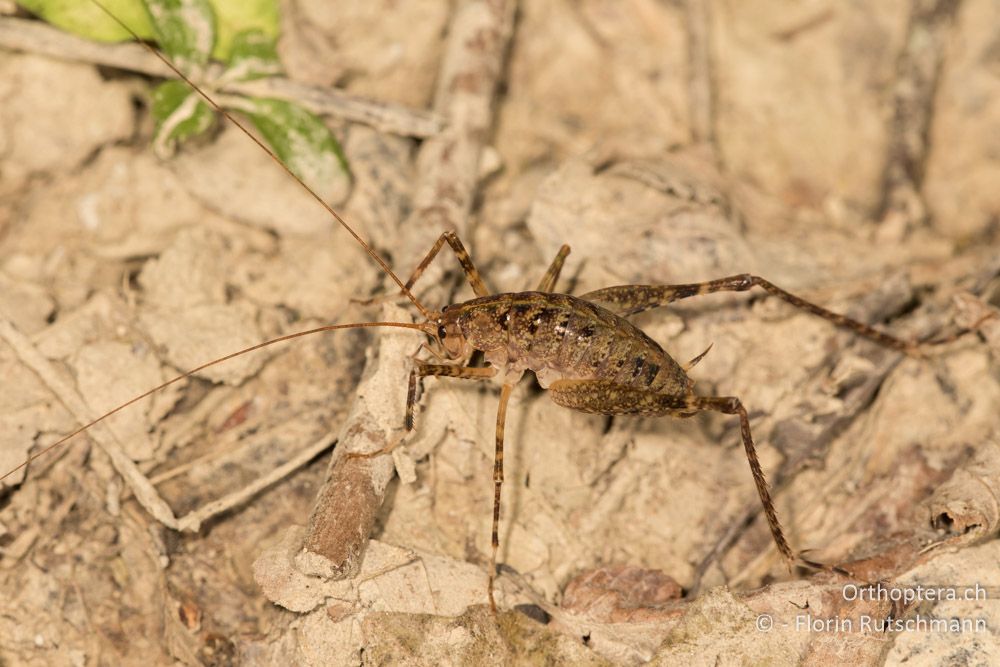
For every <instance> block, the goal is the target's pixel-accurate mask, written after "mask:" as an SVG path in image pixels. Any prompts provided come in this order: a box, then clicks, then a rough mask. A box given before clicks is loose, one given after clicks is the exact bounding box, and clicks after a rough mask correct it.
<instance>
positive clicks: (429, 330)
mask: <svg viewBox="0 0 1000 667" xmlns="http://www.w3.org/2000/svg"><path fill="white" fill-rule="evenodd" d="M436 326H437V325H435V324H434V323H432V322H431V323H413V322H355V323H353V324H328V325H326V326H322V327H316V328H315V329H308V330H306V331H297V332H295V333H291V334H288V335H285V336H279V337H278V338H272V339H271V340H267V341H264V342H263V343H257V344H256V345H251V346H250V347H247V348H244V349H242V350H239V351H237V352H233V353H232V354H227V355H226V356H224V357H219V358H218V359H213V360H212V361H208V362H206V363H204V364H202V365H201V366H197V367H195V368H192V369H191V370H189V371H185V372H183V373H181V374H180V375H178V376H176V377H174V378H171V379H169V380H167V381H166V382H164V383H163V384H160V385H157V386H155V387H153V388H152V389H150V390H149V391H146V392H143V393H142V394H139V395H138V396H136V397H135V398H132V399H130V400H129V401H127V402H125V403H122V404H121V405H119V406H118V407H117V408H115V409H113V410H108V411H107V412H105V413H104V414H103V415H101V416H100V417H97V418H96V419H93V420H91V421H90V422H88V423H86V424H84V425H83V426H81V427H80V428H78V429H76V430H75V431H73V432H72V433H70V434H69V435H66V436H63V437H62V438H60V439H59V440H57V441H56V442H54V443H52V444H51V445H48V446H47V447H45V448H44V449H42V450H41V451H38V452H35V453H34V454H32V455H31V456H29V457H28V458H26V459H25V460H24V462H22V463H21V464H20V465H19V466H17V467H16V468H13V469H11V470H8V471H7V472H5V473H4V474H3V475H2V476H0V482H2V481H3V480H5V479H7V478H8V477H10V476H11V475H13V474H14V473H15V472H17V471H18V470H20V469H21V468H24V467H26V466H27V465H28V464H30V463H31V462H32V461H34V460H35V459H37V458H39V457H41V456H45V454H47V453H48V452H50V451H51V450H53V449H55V448H56V447H58V446H59V445H61V444H63V443H64V442H66V441H67V440H69V439H70V438H72V437H74V436H77V435H79V434H80V433H83V432H84V431H86V430H87V429H89V428H90V427H91V426H94V425H95V424H99V423H101V422H102V421H104V420H105V419H107V418H108V417H110V416H111V415H114V414H117V413H119V412H121V411H122V410H124V409H125V408H127V407H128V406H130V405H132V404H133V403H136V402H138V401H141V400H142V399H144V398H146V397H147V396H151V395H153V394H155V393H156V392H158V391H160V390H161V389H165V388H167V387H169V386H170V385H172V384H174V383H175V382H180V381H181V380H183V379H184V378H187V377H190V376H192V375H194V374H195V373H197V372H198V371H203V370H205V369H206V368H209V367H210V366H215V365H216V364H221V363H222V362H224V361H229V360H230V359H232V358H234V357H239V356H242V355H244V354H248V353H250V352H253V351H255V350H259V349H261V348H262V347H267V346H269V345H274V344H275V343H283V342H285V341H288V340H292V339H293V338H301V337H303V336H311V335H312V334H318V333H323V332H324V331H336V330H337V329H367V328H373V327H395V328H397V329H416V330H417V331H423V332H424V333H426V334H429V335H434V330H435V328H436Z"/></svg>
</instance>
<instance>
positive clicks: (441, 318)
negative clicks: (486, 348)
mask: <svg viewBox="0 0 1000 667" xmlns="http://www.w3.org/2000/svg"><path fill="white" fill-rule="evenodd" d="M430 323H431V324H433V327H434V331H433V334H432V336H433V338H434V339H435V340H436V341H437V342H438V346H439V349H440V350H441V351H442V352H443V353H444V356H445V357H447V358H448V359H462V358H464V357H465V356H466V355H467V354H469V353H470V352H471V351H472V350H471V346H470V345H469V340H468V339H467V338H466V337H465V334H464V333H463V331H462V326H461V322H460V319H459V310H458V309H456V308H453V307H448V306H445V307H444V310H442V311H441V312H439V313H434V317H433V319H431V320H430Z"/></svg>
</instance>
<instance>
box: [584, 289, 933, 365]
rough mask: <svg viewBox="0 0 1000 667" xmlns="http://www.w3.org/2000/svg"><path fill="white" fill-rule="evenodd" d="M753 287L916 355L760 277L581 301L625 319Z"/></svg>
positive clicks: (908, 345) (910, 347) (618, 292)
mask: <svg viewBox="0 0 1000 667" xmlns="http://www.w3.org/2000/svg"><path fill="white" fill-rule="evenodd" d="M753 287H760V288H761V289H763V290H764V291H765V292H767V293H768V294H772V295H774V296H776V297H778V298H779V299H781V300H782V301H785V302H786V303H789V304H791V305H793V306H795V307H796V308H798V309H800V310H804V311H806V312H807V313H811V314H813V315H816V316H817V317H822V318H823V319H825V320H827V321H829V322H832V323H833V324H835V325H836V326H838V327H842V328H844V329H849V330H851V331H853V332H854V333H856V334H858V335H859V336H864V337H865V338H868V339H869V340H873V341H875V342H876V343H878V344H879V345H883V346H885V347H888V348H891V349H893V350H899V351H900V352H905V353H906V354H909V355H914V356H917V355H919V348H920V344H919V343H916V342H913V341H905V340H902V339H900V338H896V337H895V336H892V335H890V334H887V333H884V332H882V331H879V330H878V329H875V328H874V327H871V326H869V325H867V324H865V323H864V322H859V321H858V320H855V319H852V318H850V317H847V316H846V315H841V314H840V313H835V312H833V311H832V310H827V309H826V308H823V307H822V306H819V305H817V304H815V303H812V302H811V301H807V300H805V299H803V298H802V297H799V296H796V295H794V294H792V293H791V292H789V291H787V290H784V289H782V288H780V287H778V286H777V285H775V284H774V283H772V282H770V281H768V280H765V279H764V278H761V277H760V276H754V275H750V274H748V273H743V274H740V275H736V276H728V277H726V278H719V279H718V280H709V281H706V282H702V283H688V284H680V285H621V286H618V287H606V288H604V289H599V290H596V291H594V292H589V293H587V294H584V295H583V296H581V297H580V298H581V299H584V300H585V301H590V302H592V303H596V304H597V305H599V306H602V307H604V308H607V309H608V310H610V311H612V312H614V313H616V314H618V315H621V316H622V317H625V316H627V315H634V314H636V313H640V312H642V311H644V310H648V309H650V308H657V307H659V306H665V305H667V304H668V303H672V302H674V301H679V300H680V299H687V298H689V297H693V296H701V295H703V294H712V293H714V292H746V291H747V290H750V289H752V288H753Z"/></svg>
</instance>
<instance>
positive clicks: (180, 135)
mask: <svg viewBox="0 0 1000 667" xmlns="http://www.w3.org/2000/svg"><path fill="white" fill-rule="evenodd" d="M151 113H152V114H153V118H154V119H155V120H156V136H155V138H154V140H153V144H154V146H155V147H156V148H157V152H158V153H160V154H163V153H169V152H172V149H173V147H174V145H175V144H176V143H177V142H179V141H184V140H186V139H190V138H191V137H196V136H198V135H200V134H203V133H204V132H205V131H207V130H208V129H209V128H210V127H212V123H213V122H214V120H215V113H214V112H213V110H212V108H211V107H210V106H208V104H206V103H205V102H204V101H203V100H202V99H201V96H199V95H198V94H197V93H195V92H193V91H192V90H191V89H190V88H188V87H187V85H186V84H184V83H183V82H181V81H165V82H163V83H161V84H160V85H159V86H157V87H156V89H155V90H153V104H152V109H151Z"/></svg>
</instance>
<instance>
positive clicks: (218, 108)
mask: <svg viewBox="0 0 1000 667" xmlns="http://www.w3.org/2000/svg"><path fill="white" fill-rule="evenodd" d="M90 1H91V2H93V3H94V4H95V5H97V6H98V7H99V8H100V10H101V11H102V12H104V13H105V14H107V15H108V16H109V17H110V18H111V20H113V21H114V22H115V23H117V24H118V25H119V26H121V28H122V30H124V31H125V32H127V33H129V34H130V35H132V37H134V38H135V39H136V41H138V42H139V43H140V44H142V46H143V47H144V48H145V49H146V50H147V51H149V52H150V53H152V54H153V55H154V56H156V57H157V58H159V59H160V60H161V61H162V62H163V64H164V65H166V66H167V67H169V68H170V70H171V71H173V73H174V74H176V75H177V76H178V77H179V78H180V79H181V80H182V81H183V82H184V83H186V84H187V85H188V86H190V87H191V90H193V91H195V92H196V93H198V94H199V95H201V96H202V97H203V98H204V99H205V101H206V102H208V104H209V105H210V106H211V107H212V108H213V109H215V110H216V111H217V112H219V113H220V114H221V115H222V116H223V117H224V118H226V120H228V121H229V122H230V123H232V124H233V125H235V126H236V127H238V128H239V129H240V131H241V132H243V134H245V135H247V136H248V137H249V138H250V140H251V141H253V142H254V143H255V144H257V145H258V146H260V148H261V150H263V151H264V152H265V153H267V154H268V155H269V156H270V157H271V159H272V160H274V161H275V162H276V163H277V164H278V166H279V167H281V168H282V169H283V170H284V172H285V173H286V174H288V175H289V176H291V177H292V178H293V179H294V180H295V182H296V183H298V184H299V185H301V186H302V189H303V190H305V191H306V192H308V193H309V195H310V196H311V197H312V198H313V199H315V200H316V201H317V202H319V205H320V206H322V207H323V208H325V209H326V211H327V212H328V213H329V214H330V215H332V216H333V217H334V219H335V220H336V221H337V222H339V223H340V226H341V227H343V228H344V229H346V230H347V233H348V234H350V235H351V236H353V237H354V240H355V241H357V242H358V243H360V244H361V247H362V248H364V249H365V252H367V253H368V255H369V256H370V257H371V258H372V259H374V260H375V263H376V264H378V265H379V266H380V267H382V270H383V271H385V272H386V274H388V276H389V277H390V278H392V281H393V282H394V283H396V284H397V285H399V289H401V290H402V291H403V294H404V295H406V298H407V299H409V300H410V301H412V302H413V305H414V306H416V307H417V309H418V310H419V311H420V314H421V315H423V316H424V318H425V319H430V317H431V313H430V311H429V310H427V309H426V308H424V305H423V304H422V303H420V301H419V300H417V297H416V296H414V295H413V292H411V291H410V289H409V288H408V287H407V286H406V285H404V284H403V281H402V280H400V279H399V277H398V276H397V275H396V274H395V273H393V272H392V269H390V268H389V265H388V264H386V262H385V260H384V259H382V258H381V257H379V255H378V253H376V252H375V251H374V250H372V248H371V246H369V245H368V244H367V243H365V242H364V240H362V238H361V236H359V235H358V233H357V232H356V231H354V228H353V227H351V226H350V225H349V224H347V221H346V220H344V219H343V218H342V217H341V216H340V214H339V213H337V211H336V210H334V208H333V207H332V206H330V205H329V204H327V203H326V202H325V201H323V198H322V197H320V196H319V195H318V194H317V193H316V191H315V190H313V189H312V188H310V187H309V186H308V185H306V182H305V181H303V180H302V179H301V178H299V177H298V176H297V175H296V174H295V172H293V171H292V170H291V169H290V168H289V167H288V165H286V164H285V163H284V162H282V161H281V158H279V157H278V156H277V154H275V152H274V151H273V150H271V149H270V148H268V146H267V145H266V144H264V142H262V141H261V140H260V139H258V138H257V137H256V135H254V134H253V133H252V132H251V131H250V130H249V129H247V127H246V125H244V124H243V123H242V122H241V121H240V120H238V119H237V118H236V117H235V116H233V115H232V114H231V113H229V112H228V111H226V110H225V109H223V108H222V107H221V106H220V105H219V103H218V102H216V101H215V100H214V99H212V98H211V97H210V96H209V94H208V93H206V92H205V91H204V90H202V89H201V87H199V86H198V84H196V83H195V82H194V81H192V80H191V79H189V78H188V77H187V76H186V75H185V74H184V72H182V71H180V69H178V68H177V66H176V65H174V64H173V63H172V62H171V61H170V59H169V58H167V57H166V56H164V55H163V54H162V53H160V52H159V51H157V50H156V49H154V48H153V47H152V46H150V45H149V44H147V43H146V42H144V41H143V40H142V38H141V37H139V35H138V34H137V33H136V32H135V31H134V30H132V28H130V27H129V26H128V25H127V24H126V23H125V22H124V21H122V20H121V19H120V18H118V17H117V16H115V15H114V14H112V13H111V10H109V9H108V8H107V7H105V6H104V5H103V4H102V3H100V2H99V1H98V0H90Z"/></svg>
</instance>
